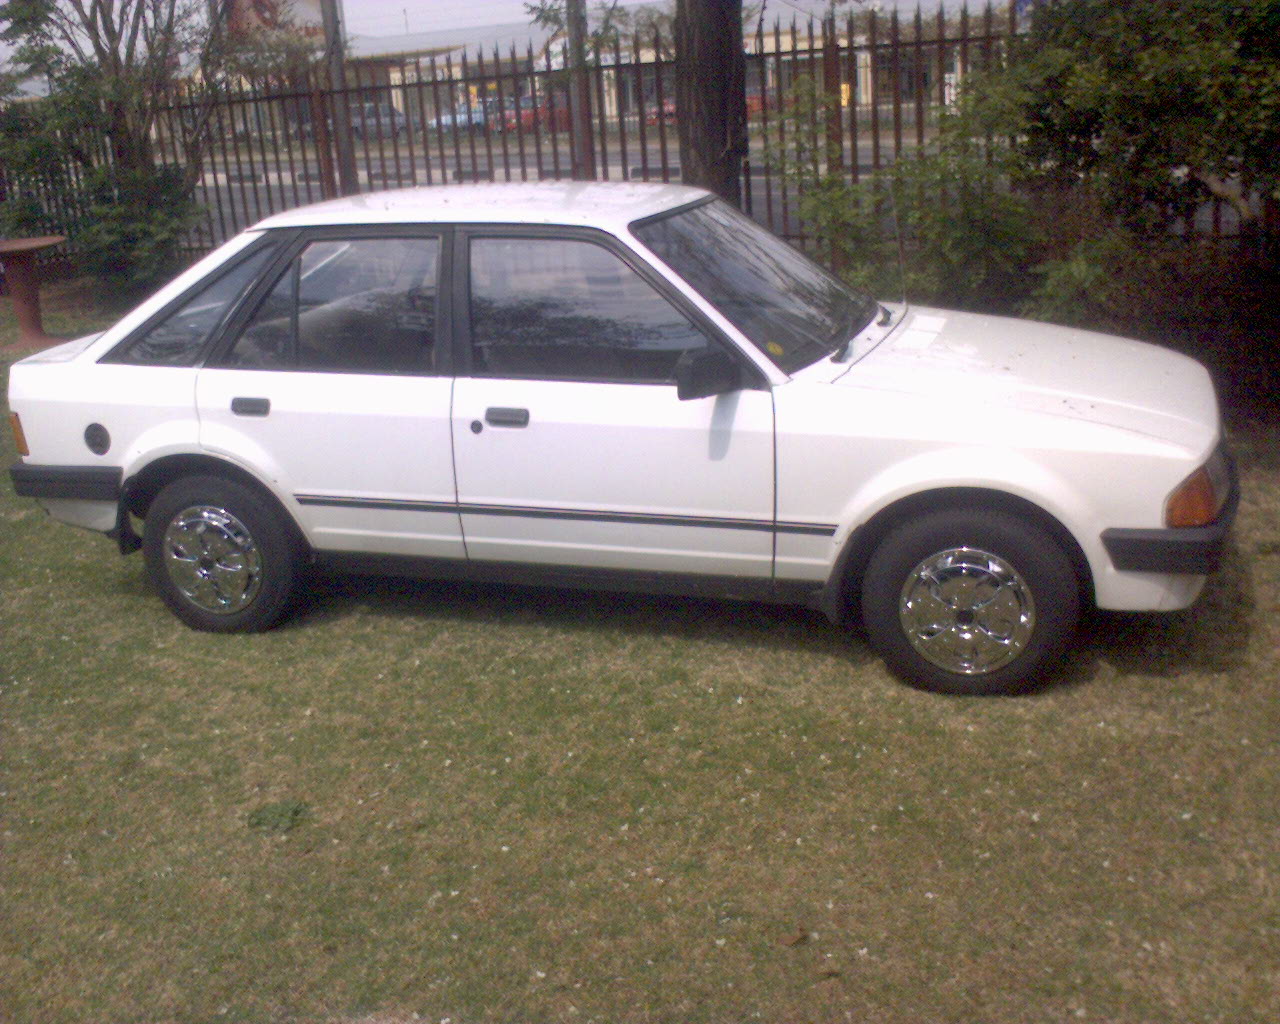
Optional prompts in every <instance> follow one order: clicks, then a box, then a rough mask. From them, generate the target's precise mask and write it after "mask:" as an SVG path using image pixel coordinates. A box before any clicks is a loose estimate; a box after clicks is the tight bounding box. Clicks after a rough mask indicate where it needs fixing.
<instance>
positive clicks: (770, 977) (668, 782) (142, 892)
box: [0, 310, 1280, 1024]
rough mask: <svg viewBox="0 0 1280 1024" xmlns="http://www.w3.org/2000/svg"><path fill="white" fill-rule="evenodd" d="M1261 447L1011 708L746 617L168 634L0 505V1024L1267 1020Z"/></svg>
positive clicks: (409, 595) (112, 576)
mask: <svg viewBox="0 0 1280 1024" xmlns="http://www.w3.org/2000/svg"><path fill="white" fill-rule="evenodd" d="M77 315H79V316H80V320H81V322H82V323H83V324H89V322H90V321H93V320H95V318H101V317H102V316H103V315H104V314H101V313H99V312H96V311H94V310H88V311H82V312H81V313H80V314H77ZM107 319H109V317H107ZM89 325H90V326H91V325H92V324H89ZM52 326H53V325H52V324H51V327H52ZM4 330H5V325H4V324H3V323H2V322H0V332H3V331H4ZM3 339H4V335H3V333H0V341H3ZM1278 441H1280V434H1278V433H1277V431H1276V430H1275V429H1273V428H1269V427H1264V426H1257V425H1255V426H1253V427H1250V428H1247V429H1245V430H1243V431H1242V432H1241V435H1240V436H1239V437H1238V438H1237V445H1238V451H1239V454H1240V455H1241V457H1242V463H1243V471H1244V501H1243V503H1242V508H1241V517H1240V522H1239V527H1238V529H1237V531H1236V542H1235V549H1234V550H1233V552H1232V554H1231V556H1230V558H1229V559H1228V562H1227V564H1226V566H1225V568H1224V571H1223V572H1222V573H1221V574H1220V575H1219V576H1218V577H1216V578H1215V579H1214V580H1213V581H1212V582H1211V583H1210V585H1209V587H1208V589H1207V591H1206V593H1205V595H1204V597H1203V598H1202V600H1201V602H1200V603H1199V604H1198V605H1197V606H1196V607H1195V608H1194V609H1193V610H1191V611H1188V612H1182V613H1177V614H1173V615H1169V616H1154V615H1151V616H1118V615H1099V616H1096V617H1095V618H1093V619H1092V620H1091V621H1090V622H1089V623H1088V624H1087V625H1086V628H1085V630H1084V632H1083V633H1082V635H1081V639H1080V642H1079V650H1078V652H1077V656H1076V658H1075V661H1074V664H1073V668H1072V669H1071V671H1070V672H1069V673H1068V675H1067V678H1066V679H1065V680H1064V681H1063V682H1062V683H1061V684H1059V685H1057V686H1055V687H1053V688H1052V689H1049V690H1046V691H1044V692H1041V693H1039V694H1036V695H1033V696H1029V697H1024V698H1018V699H1002V700H990V699H988V700H983V699H944V698H940V697H936V696H930V695H927V694H923V693H919V692H916V691H914V690H911V689H908V688H906V687H903V686H901V685H899V684H898V683H896V682H894V681H893V680H892V679H890V678H889V677H888V676H887V675H886V673H885V671H884V669H883V667H882V666H881V665H880V664H879V663H878V662H877V661H876V660H875V659H874V658H873V657H872V656H871V655H870V654H869V652H868V651H867V650H866V648H865V647H864V646H863V644H862V643H861V642H860V641H859V640H858V639H857V638H856V637H855V636H850V635H846V634H843V633H841V632H839V631H836V630H834V629H832V628H831V627H830V626H828V625H827V624H826V623H825V621H824V620H823V619H822V618H821V617H819V616H816V615H814V614H811V613H808V612H805V611H800V610H789V609H776V608H770V607H764V606H757V605H735V604H718V603H710V602H699V601H682V600H671V599H657V598H647V597H638V596H609V595H592V594H577V593H566V592H558V591H552V590H539V589H525V588H507V589H504V588H496V587H487V586H478V585H477V586H457V585H447V584H412V583H407V582H394V581H393V582H390V583H387V582H377V581H366V580H341V581H338V580H328V581H321V582H320V583H319V584H318V585H317V587H316V588H315V591H314V593H313V596H312V597H311V599H310V600H309V601H308V603H307V605H306V606H305V607H304V608H303V609H302V610H301V612H300V613H299V614H298V615H297V616H295V617H294V618H293V619H292V620H291V621H290V622H288V623H287V624H286V625H285V626H284V627H282V628H280V629H278V630H276V631H274V632H271V633H268V634H264V635H260V636H248V637H221V636H211V635H206V634H198V633H194V632H191V631H189V630H187V629H185V628H184V627H183V626H181V625H180V624H179V623H178V622H177V621H176V620H175V619H173V618H172V617H171V616H170V615H169V614H168V613H167V612H166V611H165V610H164V609H163V607H162V605H161V603H160V601H159V600H158V599H157V598H156V597H155V596H154V595H153V594H152V593H151V592H150V590H149V588H148V586H147V584H146V582H145V579H144V576H143V571H142V564H141V561H140V559H139V558H138V557H137V556H133V557H130V558H128V559H122V558H120V557H119V555H117V554H116V552H115V549H114V547H113V545H112V543H111V542H110V541H109V540H107V539H106V538H103V537H100V536H96V535H93V534H88V533H83V532H79V531H76V530H73V529H72V528H70V527H66V526H62V525H59V524H56V523H53V522H51V521H50V520H49V519H47V518H46V516H45V515H44V513H43V512H42V511H41V510H40V509H39V508H38V507H37V506H36V504H35V503H34V502H31V501H27V500H21V499H18V498H16V497H14V495H13V493H12V490H11V488H10V487H9V486H8V484H7V483H5V484H4V485H0V1020H3V1021H6V1022H7V1021H14V1022H46V1021H48V1022H63V1021H68V1022H70V1021H77V1022H79V1021H93V1022H138V1024H144V1022H145V1024H158V1022H205V1021H298V1022H312V1021H317V1022H318V1021H348V1020H365V1019H369V1020H376V1021H379V1022H386V1024H390V1022H396V1024H399V1022H401V1021H407V1020H409V1019H411V1017H412V1014H414V1013H418V1014H420V1015H421V1017H422V1018H423V1019H427V1020H433V1021H439V1020H441V1019H443V1018H446V1017H447V1018H449V1019H450V1020H451V1021H452V1022H454V1024H463V1022H484V1021H495V1022H516V1021H520V1022H526V1021H529V1022H534V1021H589V1020H594V1021H610V1022H612V1021H625V1022H632V1021H634V1022H648V1021H662V1022H667V1021H690V1022H697V1021H705V1022H715V1024H720V1022H728V1021H734V1022H737V1021H751V1020H763V1021H770V1022H799V1021H814V1022H828V1021H841V1020H852V1021H859V1022H863V1021H876V1022H898V1021H901V1022H920V1021H928V1022H939V1021H956V1022H1015V1021H1019V1022H1020V1021H1026V1022H1047V1021H1075V1020H1082V1019H1083V1020H1093V1021H1107V1022H1134V1024H1140V1022H1141V1024H1145V1022H1156V1021H1178V1022H1183V1021H1199V1022H1219V1021H1220V1022H1231V1024H1236V1022H1249V1021H1258V1022H1262V1021H1274V1020H1276V1019H1278V1018H1280V892H1278V891H1277V889H1278V887H1280V784H1278V779H1280V769H1278V768H1277V764H1278V759H1277V737H1278V736H1280V704H1277V700H1276V686H1277V683H1278V682H1280V653H1278V652H1280V614H1278V613H1280V512H1278V511H1277V509H1278V508H1280V456H1277V454H1276V453H1277V451H1280V445H1278V444H1277V442H1278ZM4 444H5V447H4V448H3V451H2V452H0V456H2V457H3V464H4V465H8V464H9V463H10V462H11V461H12V459H13V450H12V445H11V443H10V441H9V439H8V438H7V437H6V438H5V442H4Z"/></svg>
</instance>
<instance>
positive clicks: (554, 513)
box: [294, 494, 836, 537]
mask: <svg viewBox="0 0 1280 1024" xmlns="http://www.w3.org/2000/svg"><path fill="white" fill-rule="evenodd" d="M294 497H295V498H296V499H297V502H298V504H300V505H321V506H327V507H331V508H369V509H383V510H392V511H400V512H456V513H458V514H460V515H464V516H510V517H512V518H516V519H561V520H568V521H574V522H595V523H631V524H635V525H639V526H701V527H707V528H709V529H714V530H757V531H763V532H772V531H774V530H776V531H777V532H778V533H792V534H802V535H805V536H811V537H831V536H834V535H835V532H836V528H835V527H834V526H828V525H827V524H825V523H776V524H775V523H773V522H771V521H769V520H767V519H732V518H728V517H720V516H666V515H657V514H655V513H647V512H592V511H588V510H586V509H572V508H529V507H526V506H522V505H471V504H466V503H458V502H452V501H403V500H399V499H395V498H340V497H327V496H325V495H322V494H296V495H294Z"/></svg>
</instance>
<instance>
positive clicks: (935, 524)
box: [862, 509, 1080, 694]
mask: <svg viewBox="0 0 1280 1024" xmlns="http://www.w3.org/2000/svg"><path fill="white" fill-rule="evenodd" d="M991 556H994V557H991ZM909 585H910V590H908V586H909ZM1079 615H1080V585H1079V581H1078V579H1077V577H1076V573H1075V569H1074V568H1073V566H1072V564H1071V560H1070V559H1069V558H1068V557H1067V555H1066V554H1065V553H1064V552H1063V550H1062V548H1061V546H1060V545H1059V544H1058V542H1057V541H1056V540H1054V538H1053V537H1052V536H1051V535H1050V534H1049V533H1048V532H1047V531H1046V530H1044V529H1043V528H1042V527H1040V526H1038V525H1036V524H1035V523H1033V522H1030V521H1028V520H1026V519H1022V518H1019V517H1018V516H1016V515H1012V514H1009V513H1007V512H1001V511H997V510H994V509H990V510H989V509H981V510H977V509H975V510H953V511H940V512H933V513H930V514H928V515H923V516H919V517H917V518H915V519H911V520H908V521H906V522H904V523H902V524H900V525H899V526H897V527H895V528H894V529H893V530H892V531H891V532H890V533H889V534H888V535H887V536H886V537H885V538H884V539H883V540H882V541H881V542H880V545H879V547H877V548H876V550H875V552H874V553H873V554H872V556H871V560H870V562H869V563H868V564H867V569H866V573H865V575H864V577H863V581H862V621H863V625H864V627H865V629H866V632H867V638H868V640H869V642H870V644H871V647H872V649H874V650H875V651H876V653H878V654H879V655H880V656H881V657H882V658H884V660H885V664H886V665H888V667H889V669H890V671H892V672H893V673H894V674H895V675H897V676H898V677H899V678H901V679H903V680H904V681H905V682H908V683H910V684H912V685H913V686H918V687H921V688H923V689H927V690H933V691H936V692H941V693H951V694H999V693H1018V692H1022V691H1024V690H1027V689H1029V688H1031V687H1033V686H1035V685H1037V684H1039V683H1042V682H1044V681H1046V680H1047V679H1048V678H1050V677H1051V676H1052V674H1053V671H1054V670H1055V669H1056V668H1057V667H1058V666H1059V665H1060V663H1061V661H1062V657H1063V655H1064V654H1065V653H1066V650H1067V648H1068V646H1069V644H1070V642H1071V639H1072V637H1073V636H1074V634H1075V630H1076V623H1077V621H1078V619H1079ZM913 637H914V640H913ZM922 651H928V654H927V655H926V654H925V653H922Z"/></svg>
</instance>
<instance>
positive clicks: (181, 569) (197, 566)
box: [164, 505, 262, 615]
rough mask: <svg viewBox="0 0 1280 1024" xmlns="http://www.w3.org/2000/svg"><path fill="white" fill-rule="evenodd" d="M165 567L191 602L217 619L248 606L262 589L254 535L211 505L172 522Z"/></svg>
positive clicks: (186, 512)
mask: <svg viewBox="0 0 1280 1024" xmlns="http://www.w3.org/2000/svg"><path fill="white" fill-rule="evenodd" d="M164 565H165V569H166V570H168V573H169V579H170V580H172V581H173V585H174V586H175V587H177V588H178V590H179V591H181V592H182V594H183V596H184V597H186V598H187V600H189V601H190V602H191V603H192V604H194V605H196V606H197V607H199V608H202V609H204V610H205V611H207V612H213V613H215V614H218V615H230V614H232V613H233V612H238V611H241V610H242V609H244V608H246V607H248V605H249V604H251V603H252V602H253V599H254V598H255V597H257V595H258V589H259V588H260V587H261V585H262V557H261V555H260V554H259V553H258V548H257V545H256V544H254V541H253V537H252V535H251V534H250V533H249V531H248V530H247V529H246V528H245V525H244V523H242V522H240V520H239V519H237V518H236V517H235V516H233V515H232V514H231V513H230V512H228V511H227V510H226V509H221V508H217V507H216V506H213V505H193V506H191V507H190V508H187V509H184V510H183V511H181V512H179V513H178V514H177V515H175V516H174V517H173V518H172V519H171V520H170V521H169V528H168V529H167V530H165V534H164Z"/></svg>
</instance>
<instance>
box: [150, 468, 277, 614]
mask: <svg viewBox="0 0 1280 1024" xmlns="http://www.w3.org/2000/svg"><path fill="white" fill-rule="evenodd" d="M142 546H143V552H144V554H145V555H146V561H147V572H148V574H149V575H150V577H151V581H152V584H153V585H154V586H155V588H156V590H157V591H159V593H160V596H161V598H162V599H163V600H164V602H165V604H167V605H168V606H169V608H170V610H171V611H172V612H173V613H174V614H175V615H177V616H178V618H180V619H181V620H182V621H183V622H185V623H186V624H187V625H188V626H191V627H192V628H194V629H201V630H208V631H210V632H215V633H249V632H256V631H259V630H264V629H270V628H271V627H272V626H273V625H275V624H276V622H278V621H279V620H280V618H281V616H282V615H284V613H285V612H286V611H287V610H288V608H289V604H290V602H291V600H292V598H293V594H294V591H295V589H296V586H297V580H298V574H299V557H298V552H297V549H296V546H295V544H294V543H293V539H292V538H291V537H290V535H289V531H288V530H287V528H286V526H285V524H284V523H283V522H282V521H281V518H280V515H279V513H278V512H276V511H275V510H274V509H272V508H271V507H270V505H268V503H267V502H266V501H265V500H263V498H262V497H261V496H260V495H259V494H257V493H255V492H254V491H253V490H252V489H250V488H248V487H246V486H244V485H243V484H239V483H236V482H234V481H231V480H225V479H223V478H221V477H214V476H193V477H184V478H182V479H179V480H175V481H174V482H173V483H171V484H169V485H168V486H166V487H165V488H164V489H163V490H161V491H160V493H159V494H158V495H156V498H155V500H154V501H152V503H151V508H150V509H149V510H148V512H147V518H146V528H145V531H144V535H143V545H142Z"/></svg>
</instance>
